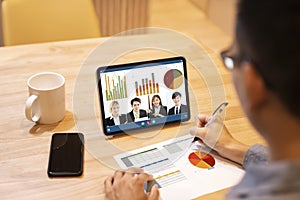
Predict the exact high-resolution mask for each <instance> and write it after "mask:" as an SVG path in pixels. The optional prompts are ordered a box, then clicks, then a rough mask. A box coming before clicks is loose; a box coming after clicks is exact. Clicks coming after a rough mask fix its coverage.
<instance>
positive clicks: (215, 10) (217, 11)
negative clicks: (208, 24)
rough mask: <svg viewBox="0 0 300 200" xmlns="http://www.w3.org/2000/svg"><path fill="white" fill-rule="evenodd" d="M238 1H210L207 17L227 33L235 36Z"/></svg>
mask: <svg viewBox="0 0 300 200" xmlns="http://www.w3.org/2000/svg"><path fill="white" fill-rule="evenodd" d="M236 3H237V0H208V2H207V15H208V17H210V18H211V20H212V21H213V22H214V23H216V24H217V25H218V26H219V27H220V28H221V29H223V30H224V31H225V32H226V33H228V34H230V35H233V32H234V21H235V13H236Z"/></svg>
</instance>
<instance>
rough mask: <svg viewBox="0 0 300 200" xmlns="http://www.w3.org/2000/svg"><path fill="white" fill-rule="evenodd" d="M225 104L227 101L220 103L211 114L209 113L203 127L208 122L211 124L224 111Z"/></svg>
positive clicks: (207, 124) (206, 125)
mask: <svg viewBox="0 0 300 200" xmlns="http://www.w3.org/2000/svg"><path fill="white" fill-rule="evenodd" d="M227 105H228V103H227V102H223V103H221V104H220V105H219V106H218V107H217V108H216V110H215V111H214V112H213V114H212V115H211V117H210V118H209V120H208V122H207V123H206V124H205V126H204V127H208V126H209V125H210V124H212V123H213V122H214V121H215V120H216V119H217V117H218V116H219V115H220V114H221V113H222V112H223V111H224V109H225V107H226V106H227Z"/></svg>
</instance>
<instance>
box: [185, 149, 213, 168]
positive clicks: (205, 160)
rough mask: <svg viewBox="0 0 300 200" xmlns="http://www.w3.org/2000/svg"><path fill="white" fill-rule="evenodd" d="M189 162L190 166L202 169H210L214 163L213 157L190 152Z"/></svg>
mask: <svg viewBox="0 0 300 200" xmlns="http://www.w3.org/2000/svg"><path fill="white" fill-rule="evenodd" d="M189 161H190V163H191V164H192V165H194V166H196V167H199V168H202V169H209V168H212V167H213V166H214V165H215V163H216V161H215V159H214V157H212V156H211V155H209V154H206V153H201V152H192V153H191V154H190V155H189Z"/></svg>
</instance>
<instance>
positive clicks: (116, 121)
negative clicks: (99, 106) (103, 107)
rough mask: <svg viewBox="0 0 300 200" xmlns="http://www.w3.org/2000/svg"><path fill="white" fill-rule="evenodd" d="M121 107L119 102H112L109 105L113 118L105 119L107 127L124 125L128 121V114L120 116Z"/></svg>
mask: <svg viewBox="0 0 300 200" xmlns="http://www.w3.org/2000/svg"><path fill="white" fill-rule="evenodd" d="M119 111H120V105H119V102H118V101H112V102H111V103H110V105H109V112H110V113H111V116H110V117H108V118H105V125H106V126H115V125H120V124H124V123H126V121H127V117H126V114H120V113H119Z"/></svg>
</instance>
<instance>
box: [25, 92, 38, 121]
mask: <svg viewBox="0 0 300 200" xmlns="http://www.w3.org/2000/svg"><path fill="white" fill-rule="evenodd" d="M37 98H38V96H37V95H31V96H30V97H29V98H28V99H27V101H26V105H25V115H26V118H27V119H29V120H30V121H33V122H37V121H38V120H39V119H40V112H39V111H35V112H34V113H33V111H32V105H33V104H34V102H35V101H36V100H37Z"/></svg>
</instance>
